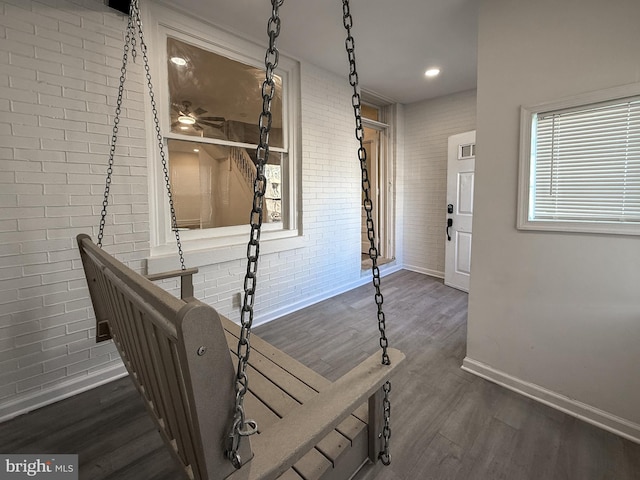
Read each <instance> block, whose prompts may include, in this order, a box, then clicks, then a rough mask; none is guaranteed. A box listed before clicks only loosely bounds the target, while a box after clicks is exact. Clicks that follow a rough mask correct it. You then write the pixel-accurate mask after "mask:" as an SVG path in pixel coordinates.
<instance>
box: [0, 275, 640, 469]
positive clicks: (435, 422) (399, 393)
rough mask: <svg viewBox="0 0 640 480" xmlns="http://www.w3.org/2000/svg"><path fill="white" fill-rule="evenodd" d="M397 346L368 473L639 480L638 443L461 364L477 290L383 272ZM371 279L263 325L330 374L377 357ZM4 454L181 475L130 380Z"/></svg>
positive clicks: (52, 413) (9, 429)
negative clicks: (384, 418) (387, 417)
mask: <svg viewBox="0 0 640 480" xmlns="http://www.w3.org/2000/svg"><path fill="white" fill-rule="evenodd" d="M382 289H383V295H384V306H385V312H386V316H387V324H388V327H387V335H388V337H389V341H390V344H391V345H392V346H394V347H396V348H399V349H401V350H403V351H404V352H405V354H407V362H406V364H407V365H406V368H405V369H404V371H402V372H401V373H400V374H399V375H398V376H397V377H396V379H395V381H394V383H393V388H392V403H393V407H392V438H391V441H392V464H391V466H389V467H386V468H384V467H377V468H368V469H366V470H365V471H363V472H362V473H361V474H360V475H359V478H361V479H366V480H373V479H375V480H422V479H434V480H445V479H452V480H475V479H477V480H497V479H506V480H521V479H530V480H548V479H550V480H596V479H602V480H632V479H635V480H637V479H640V445H638V444H635V443H632V442H629V441H627V440H624V439H622V438H620V437H617V436H616V435H613V434H611V433H608V432H605V431H603V430H601V429H598V428H596V427H594V426H591V425H589V424H587V423H585V422H582V421H580V420H578V419H575V418H573V417H570V416H568V415H565V414H563V413H561V412H559V411H557V410H554V409H552V408H549V407H546V406H544V405H542V404H540V403H537V402H535V401H533V400H530V399H528V398H526V397H522V396H520V395H518V394H515V393H513V392H510V391H508V390H506V389H504V388H502V387H499V386H497V385H494V384H492V383H490V382H487V381H485V380H482V379H480V378H477V377H475V376H473V375H471V374H468V373H466V372H464V371H462V370H461V369H460V365H461V363H462V359H463V358H464V355H465V350H466V315H467V295H466V294H464V293H462V292H459V291H457V290H454V289H451V288H448V287H445V286H444V285H442V282H441V281H439V280H436V279H433V278H431V277H427V276H424V275H420V274H417V273H412V272H408V271H401V272H398V273H395V274H393V275H390V276H388V277H385V278H383V279H382ZM376 322H377V320H376V315H375V304H374V302H373V288H372V287H370V286H365V287H361V288H358V289H356V290H353V291H351V292H347V293H345V294H343V295H340V296H338V297H335V298H332V299H330V300H326V301H324V302H322V303H319V304H317V305H314V306H312V307H309V308H307V309H305V310H303V311H300V312H297V313H294V314H291V315H289V316H287V317H284V318H281V319H279V320H277V321H275V322H272V323H270V324H268V325H264V326H261V327H259V328H257V329H256V333H257V334H258V335H260V336H261V337H262V338H264V339H265V340H267V341H269V342H270V343H272V344H274V345H275V346H277V347H278V348H280V349H282V350H284V351H285V352H287V353H288V354H290V355H291V356H293V357H295V358H296V359H298V360H299V361H301V362H302V363H304V364H306V365H308V366H309V367H311V368H313V369H314V370H316V371H317V372H319V373H321V374H322V375H324V376H326V377H327V378H329V379H331V380H335V379H336V378H338V377H339V376H341V375H342V374H344V373H345V372H346V371H348V370H349V369H350V368H352V367H353V366H355V365H356V364H357V363H358V362H359V361H361V360H362V359H364V358H366V357H367V356H369V355H370V354H371V353H373V352H375V351H376V349H377V348H378V347H377V324H376ZM0 452H3V453H18V452H20V453H78V454H79V458H80V478H81V479H87V480H106V479H109V480H116V479H117V480H129V479H131V480H133V479H135V480H147V479H157V480H169V479H171V480H173V479H176V480H177V479H181V478H182V476H181V472H180V470H179V469H178V468H177V466H175V465H174V464H173V460H172V459H171V457H170V455H169V453H168V452H167V451H166V450H165V448H164V445H163V444H162V442H161V440H160V437H159V435H158V433H157V432H156V431H155V430H154V426H153V423H152V421H151V420H150V419H149V418H148V417H147V414H146V411H145V410H144V407H143V406H142V403H141V402H140V400H139V398H138V395H137V393H136V392H135V390H134V388H133V386H132V385H131V382H130V381H129V379H127V378H124V379H121V380H118V381H116V382H112V383H109V384H107V385H104V386H101V387H98V388H96V389H93V390H91V391H88V392H86V393H83V394H81V395H77V396H75V397H73V398H70V399H68V400H64V401H62V402H58V403H56V404H54V405H50V406H48V407H45V408H42V409H39V410H37V411H35V412H32V413H30V414H28V415H23V416H21V417H18V418H16V419H14V420H11V421H9V422H5V423H4V424H2V425H0Z"/></svg>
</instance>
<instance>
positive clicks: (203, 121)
mask: <svg viewBox="0 0 640 480" xmlns="http://www.w3.org/2000/svg"><path fill="white" fill-rule="evenodd" d="M171 108H172V109H173V111H174V112H175V114H174V117H176V121H175V122H173V123H172V124H171V129H172V130H173V129H174V128H175V127H176V126H178V125H179V126H181V127H193V128H194V129H195V130H198V131H202V130H204V127H211V128H217V129H218V130H222V129H223V127H224V122H225V118H224V117H203V116H202V115H203V114H205V113H207V111H206V110H205V109H203V108H201V107H198V108H196V109H195V110H193V111H192V110H191V102H190V101H188V100H185V101H183V102H182V103H175V102H174V103H172V104H171Z"/></svg>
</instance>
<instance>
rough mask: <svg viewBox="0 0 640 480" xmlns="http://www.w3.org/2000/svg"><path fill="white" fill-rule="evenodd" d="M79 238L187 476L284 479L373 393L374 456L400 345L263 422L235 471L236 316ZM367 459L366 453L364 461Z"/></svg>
mask: <svg viewBox="0 0 640 480" xmlns="http://www.w3.org/2000/svg"><path fill="white" fill-rule="evenodd" d="M78 246H79V249H80V255H81V257H82V262H83V266H84V269H85V274H86V278H87V283H88V286H89V292H90V295H91V299H92V302H93V306H94V310H95V314H96V321H97V323H98V324H99V323H100V322H108V326H109V333H110V335H111V337H112V338H113V340H114V342H115V344H116V346H117V347H118V350H119V352H120V355H121V357H122V360H123V362H124V364H125V366H126V367H127V369H128V371H129V374H130V377H131V379H132V380H133V382H134V384H135V385H136V387H137V388H138V390H139V392H140V394H141V396H142V398H143V400H144V403H145V405H146V407H147V409H148V411H149V412H150V414H151V416H152V418H153V419H154V420H155V422H156V424H157V426H158V430H159V431H160V434H161V436H162V438H163V439H164V441H165V443H166V444H167V445H168V446H169V449H170V451H171V452H172V454H173V455H174V457H175V458H176V459H177V460H178V462H179V463H180V464H181V465H182V466H183V467H184V470H185V472H186V474H187V476H188V477H189V478H193V479H205V480H213V479H224V478H229V479H267V480H268V479H275V478H278V477H279V476H280V475H281V474H283V473H284V472H287V471H289V472H291V470H289V468H290V467H291V466H293V465H294V464H295V463H296V462H297V461H298V460H300V459H301V458H302V457H304V456H305V455H306V454H307V453H308V452H309V451H310V450H313V448H314V446H315V445H316V444H318V443H319V442H321V441H323V439H325V437H326V436H327V435H328V434H329V433H333V430H334V429H335V428H336V427H337V426H338V425H339V424H341V422H343V420H345V419H347V417H349V416H350V415H351V413H352V412H354V411H355V410H356V409H358V407H360V406H361V405H362V404H363V403H364V402H366V401H367V399H368V400H369V426H368V431H369V432H368V436H369V445H368V449H369V451H368V453H367V450H366V449H367V446H366V445H365V447H364V448H365V459H366V456H367V454H368V456H369V457H370V458H371V459H372V460H373V461H375V460H376V459H377V452H379V450H380V448H379V447H380V445H379V435H378V434H377V432H379V431H380V428H381V426H380V425H379V424H377V425H374V423H378V421H377V420H376V419H378V418H380V415H379V413H380V412H379V405H380V403H381V399H382V394H381V387H382V386H383V385H384V383H385V382H386V381H387V380H389V378H390V376H391V374H392V373H393V371H394V369H395V368H397V366H398V365H399V364H401V362H402V361H403V359H404V355H403V354H402V353H401V352H399V351H397V350H395V349H389V351H388V352H389V356H390V359H391V363H392V365H381V364H380V359H379V355H372V356H371V357H369V358H368V359H367V360H365V361H364V362H362V363H361V364H360V365H358V366H357V367H355V368H354V369H353V370H351V371H350V372H349V373H347V374H346V375H345V376H343V377H342V378H341V379H339V380H338V381H336V382H334V383H329V382H327V383H328V385H323V387H322V389H319V390H320V392H319V393H317V394H315V396H313V398H310V399H309V400H308V401H305V402H304V403H303V404H302V405H299V406H298V407H299V408H298V407H296V408H293V409H291V411H290V412H287V413H286V415H284V416H283V418H280V419H279V420H278V421H277V422H273V423H272V424H271V425H269V426H268V428H266V429H264V430H260V432H259V434H258V435H255V436H254V437H253V438H252V439H251V441H249V437H243V438H242V441H241V443H240V445H241V448H240V451H239V453H240V456H241V458H242V462H243V466H242V468H240V469H239V470H235V468H234V467H233V465H232V464H231V462H230V461H229V460H227V459H226V458H225V454H224V452H225V449H226V443H227V437H228V434H229V432H230V430H231V424H230V422H231V421H232V418H233V408H234V401H235V391H234V381H235V373H234V372H235V369H234V362H235V361H237V360H236V359H235V357H234V356H233V355H232V353H231V352H230V350H229V345H228V342H227V338H228V337H229V331H230V328H229V326H228V324H231V325H233V324H232V322H229V321H228V320H226V319H222V320H224V322H223V321H222V320H221V317H220V316H219V315H218V314H217V313H216V311H215V310H214V309H213V308H211V307H210V306H208V305H206V304H204V303H202V302H200V301H198V300H196V299H194V298H193V297H191V298H185V299H180V298H176V297H174V296H173V295H171V294H169V293H168V292H166V291H165V290H163V289H162V288H160V287H158V286H157V285H155V284H153V283H152V282H151V281H149V280H148V279H147V278H145V277H143V276H142V275H139V274H138V273H136V272H134V271H133V270H131V269H129V268H128V267H126V266H125V265H123V264H122V263H120V262H119V261H118V260H116V259H114V258H113V257H111V256H110V255H109V254H107V253H106V252H104V251H103V250H102V249H100V248H99V247H98V246H97V245H95V244H94V243H93V242H92V241H91V238H90V237H89V236H87V235H84V234H83V235H79V236H78ZM223 325H224V328H223ZM225 330H226V331H225ZM252 341H259V339H258V338H257V337H255V338H254V339H253V340H252ZM260 341H261V340H260ZM269 348H270V349H271V350H270V351H271V352H274V351H276V349H274V348H273V347H271V346H269ZM276 352H277V353H271V354H270V356H271V359H272V361H274V362H277V361H280V364H283V363H285V364H286V363H287V362H288V361H290V362H291V363H292V365H291V366H290V367H291V368H290V367H287V366H286V365H285V366H284V367H283V368H284V369H285V370H287V369H288V370H290V371H292V370H294V369H299V368H300V367H301V365H300V364H297V363H296V362H295V361H294V360H293V359H291V358H290V357H287V356H286V355H284V354H283V353H282V352H279V351H276ZM257 354H258V353H256V355H257ZM282 358H284V359H285V360H284V361H281V360H278V359H282ZM287 358H288V359H289V360H286V359H287ZM294 363H295V365H294ZM256 368H258V367H256ZM303 368H304V367H303ZM311 373H312V374H313V372H311ZM374 417H375V419H374ZM365 438H366V437H365ZM325 440H326V439H325ZM361 463H362V459H361V460H360V461H359V463H357V465H356V469H357V467H359V466H360V465H361ZM341 470H342V471H341V472H339V474H336V475H332V474H330V475H329V476H322V478H344V479H345V480H346V479H347V478H350V476H351V475H352V474H353V473H354V471H348V469H344V468H342V469H341ZM283 478H284V477H283Z"/></svg>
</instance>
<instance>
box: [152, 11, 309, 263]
mask: <svg viewBox="0 0 640 480" xmlns="http://www.w3.org/2000/svg"><path fill="white" fill-rule="evenodd" d="M149 10H150V12H149V19H148V20H147V22H146V23H147V24H152V25H154V26H155V27H156V28H154V29H151V31H152V32H153V34H152V35H151V36H150V38H151V41H152V43H153V44H152V46H151V47H150V50H151V49H152V51H154V52H156V53H155V55H154V58H155V59H156V62H155V64H153V65H152V75H153V83H154V87H155V88H154V90H155V93H156V102H157V109H158V116H159V120H160V129H161V132H162V139H163V146H164V148H165V155H166V157H167V161H168V162H169V156H168V145H167V142H168V140H169V139H176V140H183V141H188V142H194V143H195V142H197V143H216V144H222V145H225V144H228V145H235V146H245V147H248V148H255V146H254V145H251V144H242V143H240V142H225V141H223V140H212V139H207V138H201V137H194V136H190V135H182V134H180V133H174V132H171V125H170V102H169V98H170V96H169V85H168V71H167V67H166V66H167V61H168V58H167V48H166V45H167V37H172V38H175V39H178V40H180V41H183V42H186V43H189V44H191V45H194V46H196V47H198V48H202V49H204V50H208V51H211V52H214V53H216V54H218V55H223V56H226V57H228V58H231V59H232V60H235V61H238V62H241V63H244V64H246V65H250V66H253V67H256V68H259V69H264V55H265V51H266V44H265V46H261V45H258V44H257V43H254V42H251V41H249V40H246V39H243V38H241V37H238V36H236V35H233V34H231V33H228V32H225V31H223V30H221V29H219V28H217V27H215V26H213V25H210V24H205V23H203V22H200V21H198V20H195V19H192V18H189V17H186V16H183V15H182V14H180V13H178V12H176V11H174V10H171V9H169V8H168V7H165V6H162V5H157V6H155V5H154V8H152V9H149ZM275 73H276V75H278V76H280V77H281V78H282V82H283V98H282V107H283V108H282V109H283V112H282V115H283V119H282V123H283V140H284V145H283V148H279V147H271V150H272V151H273V152H278V153H284V155H283V162H282V195H283V196H282V198H283V200H284V201H283V206H282V207H283V208H282V211H283V221H282V222H277V223H273V224H270V223H264V224H263V225H262V235H261V241H262V242H261V247H264V248H261V251H262V252H277V251H284V250H289V249H291V248H298V247H299V246H301V244H302V237H301V235H302V232H301V225H302V222H301V218H300V217H301V215H300V212H299V205H300V204H301V203H300V198H299V197H300V173H299V171H300V169H299V163H300V159H301V153H300V146H301V140H300V135H301V132H300V129H299V128H298V127H297V125H299V124H300V103H301V98H300V65H299V62H297V61H295V60H293V59H291V58H289V57H287V56H285V55H282V54H281V55H280V57H279V63H278V68H277V70H276V72H275ZM147 110H149V109H147ZM147 123H148V125H153V117H152V115H151V112H150V111H147ZM148 130H149V132H150V133H148V136H147V137H148V138H147V150H148V158H149V163H148V167H149V173H150V175H149V218H150V225H149V230H150V257H149V259H148V265H149V267H148V268H149V270H150V271H159V270H162V269H166V268H167V267H168V268H169V269H171V268H173V267H174V266H175V264H174V263H173V260H174V259H173V257H177V249H176V245H175V236H174V234H173V232H172V231H171V225H170V212H169V205H168V202H167V198H166V196H167V193H166V188H165V182H164V173H163V170H162V165H161V161H160V155H159V152H158V147H157V140H156V136H155V131H154V129H152V128H149V129H148ZM249 214H250V212H247V224H246V225H238V226H229V227H217V228H210V229H202V230H192V231H186V230H185V231H182V230H181V231H180V236H181V241H182V248H183V251H184V253H185V256H186V257H187V263H189V265H190V266H202V265H209V264H214V263H219V262H223V261H229V260H235V259H241V258H244V257H246V244H247V242H248V239H249V232H250V226H249V224H248V223H249Z"/></svg>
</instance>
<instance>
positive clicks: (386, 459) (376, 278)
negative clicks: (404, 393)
mask: <svg viewBox="0 0 640 480" xmlns="http://www.w3.org/2000/svg"><path fill="white" fill-rule="evenodd" d="M342 21H343V25H344V28H345V30H346V31H347V38H346V40H345V48H346V51H347V56H348V58H349V84H350V85H351V86H352V87H353V95H352V96H351V104H352V106H353V112H354V115H355V123H356V129H355V135H356V139H357V140H358V142H359V147H358V159H359V160H360V171H361V174H362V192H363V195H364V198H363V200H362V206H363V207H364V210H365V212H366V217H367V237H368V239H369V258H371V273H372V276H373V286H374V287H375V292H376V293H375V302H376V306H377V308H378V312H377V317H378V330H379V332H380V348H381V349H382V364H383V365H390V364H391V360H390V359H389V355H388V353H387V347H388V346H389V341H388V340H387V335H386V318H385V314H384V311H383V310H382V304H383V302H384V298H383V296H382V293H381V292H380V269H379V268H378V247H377V246H376V235H375V226H374V223H373V215H372V211H373V201H372V200H371V194H370V191H371V183H370V180H369V172H368V169H367V151H366V150H365V148H364V144H363V140H364V129H363V126H362V111H361V107H362V104H361V98H360V89H359V86H358V70H357V69H356V55H355V41H354V39H353V36H352V35H351V28H352V27H353V17H352V16H351V10H350V7H349V0H342ZM383 391H384V397H383V401H382V410H383V415H384V426H383V429H382V438H383V447H382V451H381V452H380V453H379V454H378V458H379V459H380V460H381V461H382V463H383V464H384V465H389V464H390V463H391V452H390V450H389V441H390V438H391V427H390V420H391V401H390V400H389V393H390V392H391V383H390V382H386V383H385V384H384V386H383Z"/></svg>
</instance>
